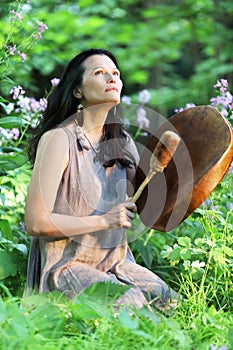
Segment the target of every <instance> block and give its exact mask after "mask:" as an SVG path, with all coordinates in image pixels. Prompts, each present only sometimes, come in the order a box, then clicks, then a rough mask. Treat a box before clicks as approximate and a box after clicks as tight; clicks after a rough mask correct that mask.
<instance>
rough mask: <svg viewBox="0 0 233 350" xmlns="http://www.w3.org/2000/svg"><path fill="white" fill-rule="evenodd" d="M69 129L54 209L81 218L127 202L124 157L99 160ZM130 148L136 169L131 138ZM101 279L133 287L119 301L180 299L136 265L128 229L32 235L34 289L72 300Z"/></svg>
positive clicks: (29, 284) (30, 280)
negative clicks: (61, 235)
mask: <svg viewBox="0 0 233 350" xmlns="http://www.w3.org/2000/svg"><path fill="white" fill-rule="evenodd" d="M64 130H65V132H66V134H67V136H68V138H69V163H68V166H67V168H66V170H65V172H64V174H63V177H62V180H61V183H60V185H59V188H58V193H57V197H56V201H55V205H54V210H53V212H54V213H60V214H65V215H75V216H79V217H82V216H87V215H101V214H104V213H106V212H107V211H108V210H110V209H112V208H114V207H115V206H116V205H117V204H119V203H121V202H124V201H125V198H126V186H127V171H128V170H127V169H126V168H125V167H123V166H122V165H121V164H120V163H119V162H116V164H115V165H114V166H112V167H107V168H106V167H104V166H103V164H101V163H100V162H99V161H96V160H95V156H96V154H95V152H94V150H93V149H92V148H90V149H84V148H81V147H80V143H79V141H77V139H76V136H75V135H74V134H73V133H72V132H71V131H70V130H69V129H68V128H64ZM124 153H125V155H126V157H128V158H130V159H131V160H133V162H134V163H135V166H134V169H131V170H129V171H133V172H135V167H136V163H137V162H138V159H139V157H138V153H137V150H136V147H135V144H134V142H133V141H132V139H130V138H129V141H128V142H127V143H126V146H125V148H124ZM93 231H94V229H93ZM101 281H112V282H113V283H120V284H124V285H125V284H126V285H129V286H132V287H131V288H130V289H129V290H128V291H127V292H126V293H125V294H123V295H122V296H121V297H120V298H119V299H118V300H117V303H118V304H124V305H134V306H136V307H137V308H141V307H142V306H143V305H146V304H148V301H149V300H151V299H153V300H154V304H155V306H157V307H161V308H163V306H164V305H165V304H167V303H169V301H170V300H171V299H172V300H174V299H177V293H176V292H175V291H173V290H171V289H169V287H168V285H167V284H166V283H165V282H164V281H163V280H162V279H161V278H159V277H158V276H156V275H155V274H154V273H152V272H151V271H150V270H148V269H146V268H144V267H142V266H140V265H138V264H136V262H135V259H134V257H133V255H132V252H131V251H130V249H129V246H128V244H127V240H126V235H125V229H124V228H118V229H108V230H102V231H97V232H95V231H94V232H93V233H90V234H83V235H77V236H76V237H73V238H68V237H67V238H54V237H33V238H32V241H31V246H30V254H29V262H28V276H27V287H28V291H29V293H30V292H31V291H33V290H34V291H37V292H39V293H42V292H46V291H53V290H57V291H60V292H61V293H63V294H65V295H66V296H67V297H68V298H69V299H72V298H74V297H75V296H77V295H78V294H79V293H80V292H81V291H83V290H84V289H85V288H87V287H88V286H90V285H92V284H93V283H95V282H101Z"/></svg>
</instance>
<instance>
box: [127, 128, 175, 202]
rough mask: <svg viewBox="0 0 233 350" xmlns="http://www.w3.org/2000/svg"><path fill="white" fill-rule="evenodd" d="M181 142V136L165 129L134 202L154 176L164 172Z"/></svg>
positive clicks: (133, 199) (133, 200)
mask: <svg viewBox="0 0 233 350" xmlns="http://www.w3.org/2000/svg"><path fill="white" fill-rule="evenodd" d="M179 143H180V136H179V135H177V134H176V133H175V132H173V131H170V130H167V131H165V132H164V133H163V134H162V136H161V138H160V140H159V142H158V143H157V145H156V147H155V149H154V151H153V153H152V155H151V158H150V170H149V172H148V174H147V176H146V178H145V180H144V181H143V182H142V183H141V185H140V187H139V188H138V190H137V192H136V193H135V194H134V196H133V198H132V200H131V201H132V202H133V203H135V202H136V201H137V200H138V198H139V197H140V195H141V194H142V192H143V190H144V188H145V187H146V185H147V184H148V183H149V182H150V180H151V179H152V178H153V176H154V175H155V174H156V173H162V172H163V170H164V169H165V168H166V166H167V165H168V163H169V162H170V160H171V158H172V157H173V155H174V153H175V151H176V149H177V147H178V145H179Z"/></svg>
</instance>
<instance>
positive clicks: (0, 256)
mask: <svg viewBox="0 0 233 350" xmlns="http://www.w3.org/2000/svg"><path fill="white" fill-rule="evenodd" d="M16 273H17V262H13V256H12V254H11V253H10V252H7V251H3V250H2V251H0V280H3V279H4V278H6V277H8V276H15V275H16Z"/></svg>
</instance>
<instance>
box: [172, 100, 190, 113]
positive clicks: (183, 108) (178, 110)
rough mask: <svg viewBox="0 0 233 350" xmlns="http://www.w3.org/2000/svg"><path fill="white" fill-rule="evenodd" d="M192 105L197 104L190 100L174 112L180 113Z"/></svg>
mask: <svg viewBox="0 0 233 350" xmlns="http://www.w3.org/2000/svg"><path fill="white" fill-rule="evenodd" d="M192 107H195V104H194V103H193V102H189V103H186V105H185V107H180V108H176V109H174V112H175V113H179V112H182V111H184V110H185V109H189V108H192Z"/></svg>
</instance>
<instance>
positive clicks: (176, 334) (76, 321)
mask: <svg viewBox="0 0 233 350" xmlns="http://www.w3.org/2000/svg"><path fill="white" fill-rule="evenodd" d="M124 292H125V287H123V286H118V285H111V283H96V284H95V285H93V286H91V287H90V288H88V289H86V290H85V291H84V292H83V293H81V294H80V295H79V296H78V297H77V298H76V299H75V300H73V301H72V302H71V301H67V300H66V299H65V297H64V296H62V295H60V294H58V293H55V292H54V293H48V294H43V295H34V296H30V297H25V298H23V299H21V300H18V299H13V298H7V299H5V300H3V299H1V298H0V325H1V327H0V336H1V347H0V348H1V350H5V349H13V348H15V347H17V348H18V349H19V350H21V349H24V350H27V349H31V348H32V347H33V348H34V349H49V350H52V349H55V348H56V349H79V348H83V349H99V348H101V349H106V350H107V349H109V348H115V349H129V348H131V347H133V348H134V349H155V350H160V349H168V350H175V349H177V350H178V349H179V350H189V349H190V350H191V349H201V350H202V349H203V350H209V349H210V348H211V344H215V345H216V346H217V348H218V349H219V348H220V346H221V345H227V346H228V345H229V346H230V345H231V338H232V328H233V318H232V315H231V314H226V313H223V312H222V311H220V312H217V311H216V309H215V308H214V307H210V308H209V309H208V310H205V311H201V312H200V313H199V314H198V316H196V315H195V316H193V317H187V315H185V311H187V309H188V307H189V306H188V304H184V305H183V306H182V307H181V308H179V309H178V310H177V311H176V312H175V313H173V314H172V315H171V316H170V317H169V318H167V317H165V316H164V315H162V314H160V313H158V312H156V311H155V310H153V312H151V311H149V310H148V309H147V308H146V307H145V308H143V309H141V310H131V311H130V312H129V310H126V309H125V308H121V309H118V310H114V306H113V301H112V300H113V297H114V296H115V297H117V296H119V295H121V294H123V293H124ZM103 301H104V302H103ZM189 313H190V311H189ZM230 348H231V347H229V349H230Z"/></svg>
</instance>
